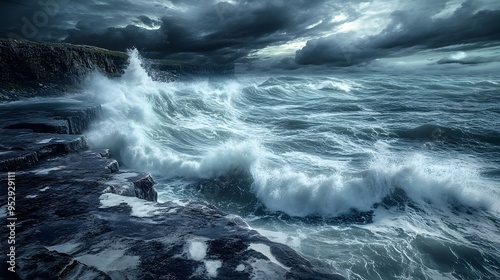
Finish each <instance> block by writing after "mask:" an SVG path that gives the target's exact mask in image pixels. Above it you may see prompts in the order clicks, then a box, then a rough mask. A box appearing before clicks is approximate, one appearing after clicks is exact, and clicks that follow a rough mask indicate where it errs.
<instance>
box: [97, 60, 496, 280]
mask: <svg viewBox="0 0 500 280" xmlns="http://www.w3.org/2000/svg"><path fill="white" fill-rule="evenodd" d="M131 57H132V58H131V63H130V66H129V68H128V69H127V71H126V73H125V75H124V76H123V77H121V78H118V79H113V80H110V79H108V78H105V77H102V76H100V75H98V74H96V75H95V76H93V77H91V78H90V80H89V86H88V88H87V97H89V98H92V99H94V100H97V101H98V102H100V103H101V104H103V108H104V114H105V116H104V118H103V120H102V121H101V123H98V124H96V125H95V126H94V127H93V129H92V130H91V131H89V132H88V133H87V136H88V137H89V139H90V142H91V144H92V145H93V146H95V147H111V153H112V155H113V156H114V157H116V158H118V159H119V161H120V163H121V164H122V165H124V166H125V167H127V168H131V169H134V170H143V171H149V172H152V173H154V174H155V177H156V178H157V181H159V182H160V184H159V185H158V189H159V191H160V199H163V200H168V199H179V198H188V199H194V200H196V199H198V200H207V201H209V202H210V203H213V204H215V205H217V206H218V207H220V208H222V209H223V210H225V211H228V212H232V213H234V214H239V215H241V216H242V217H243V218H244V219H246V221H247V222H248V223H249V224H250V225H251V226H252V227H254V228H256V229H258V230H260V231H261V232H262V233H263V234H264V235H267V236H268V237H269V238H271V239H275V240H277V241H279V242H284V243H287V244H289V245H290V246H292V247H294V248H295V249H297V250H298V251H299V252H301V253H302V254H304V255H305V256H306V257H308V258H310V259H311V260H314V261H316V262H318V264H320V265H323V266H324V267H325V268H326V269H332V268H331V267H335V268H339V269H341V272H342V273H344V274H345V275H346V276H348V277H350V278H352V279H396V278H400V279H455V278H458V279H481V278H483V279H492V278H495V277H500V272H499V271H500V261H498V260H499V259H500V257H499V256H500V249H499V248H500V237H499V234H498V232H500V219H499V213H500V204H499V201H500V161H499V160H498V159H499V158H500V127H499V124H500V110H499V109H498V104H500V80H499V79H498V77H484V78H481V79H479V80H478V79H472V78H469V77H465V76H453V77H451V76H450V77H448V76H441V77H430V76H414V77H403V78H401V77H391V76H385V75H380V74H377V75H375V74H373V75H367V76H364V77H359V76H357V77H350V76H343V77H325V76H296V77H289V76H275V77H247V76H244V77H236V78H234V79H231V78H227V79H221V80H210V79H200V80H197V81H190V82H173V83H160V82H155V81H152V80H151V79H150V78H149V77H148V75H147V73H146V71H145V70H144V69H143V68H142V67H141V59H140V57H139V55H138V53H137V51H132V52H131ZM330 266H331V267H330Z"/></svg>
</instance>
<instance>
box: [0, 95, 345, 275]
mask: <svg viewBox="0 0 500 280" xmlns="http://www.w3.org/2000/svg"><path fill="white" fill-rule="evenodd" d="M37 106H38V111H33V110H32V109H34V108H36V107H37ZM3 108H6V107H3ZM7 108H10V109H13V111H12V112H14V111H15V112H24V113H26V112H27V111H23V110H21V109H22V108H21V107H19V106H18V107H16V105H12V106H11V107H7ZM83 108H90V109H89V110H86V109H81V110H77V108H75V107H72V106H71V105H66V106H61V104H58V106H50V104H42V105H40V104H38V105H36V104H35V105H33V106H28V108H27V109H25V110H28V109H30V110H32V111H29V115H30V117H29V119H32V120H34V119H36V120H37V123H51V122H52V121H53V120H67V121H68V123H70V121H69V120H68V118H70V117H71V116H75V115H77V116H79V117H76V118H75V120H74V123H77V124H78V125H80V126H79V127H80V128H79V131H82V130H84V129H85V128H86V126H88V125H89V123H90V122H91V121H92V118H93V117H94V116H97V117H98V113H97V112H98V110H97V109H92V108H94V107H83ZM2 112H5V111H2ZM9 116H10V117H9ZM0 118H5V121H7V122H9V123H10V124H9V125H11V124H12V123H13V122H15V120H13V119H12V114H8V113H4V114H0ZM44 118H47V122H45V121H43V119H44ZM72 126H73V127H76V125H69V126H68V127H72ZM72 131H76V130H70V132H72ZM43 132H45V131H43ZM0 169H1V170H2V171H9V172H12V171H16V172H15V195H16V200H15V210H13V211H14V213H15V215H14V216H13V217H15V218H17V220H16V222H15V225H16V243H15V247H16V248H15V252H16V268H15V270H16V273H15V274H14V273H11V272H7V260H6V258H7V255H6V254H1V255H0V269H1V270H2V271H4V272H6V273H3V274H1V275H2V277H5V278H6V279H9V278H10V279H29V280H31V279H343V278H342V277H341V276H339V275H336V274H331V273H330V274H329V273H326V272H322V271H319V270H318V269H317V268H316V267H317V266H315V265H314V264H313V263H311V262H309V261H308V260H306V259H304V258H303V257H301V256H300V255H298V254H297V253H296V252H295V251H293V250H292V249H290V248H289V247H287V246H286V245H283V244H279V243H275V242H271V241H270V240H268V239H267V238H265V237H263V236H261V235H260V234H259V233H258V232H256V231H255V230H252V229H251V228H249V227H248V226H247V225H246V223H245V222H244V221H243V220H242V219H241V218H239V217H237V216H233V215H227V214H226V213H224V212H222V211H220V210H219V209H217V208H216V207H214V206H212V205H210V204H207V203H193V202H186V201H184V202H182V201H179V202H173V201H170V202H160V203H159V202H157V199H158V197H157V192H156V190H155V188H154V180H153V178H152V177H151V175H150V174H146V173H137V172H133V171H120V170H119V165H118V162H117V161H116V160H114V159H112V158H109V151H108V150H106V149H103V150H91V149H88V148H87V143H86V141H85V137H84V136H82V135H77V134H53V133H37V132H36V130H33V129H31V130H28V129H26V127H22V129H0ZM4 174H5V173H4ZM0 184H1V185H2V186H7V176H2V177H0ZM0 201H4V202H7V188H6V187H2V188H1V191H0ZM6 206H7V205H5V204H4V205H2V206H1V209H2V212H1V213H6V212H5V211H4V210H3V209H6ZM4 218H5V217H4ZM7 230H8V229H7V227H1V228H0V235H1V236H8V234H9V233H8V232H7ZM7 277H8V278H7Z"/></svg>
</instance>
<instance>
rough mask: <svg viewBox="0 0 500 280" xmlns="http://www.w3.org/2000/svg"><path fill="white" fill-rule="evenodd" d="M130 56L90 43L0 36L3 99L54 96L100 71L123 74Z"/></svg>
mask: <svg viewBox="0 0 500 280" xmlns="http://www.w3.org/2000/svg"><path fill="white" fill-rule="evenodd" d="M127 65H128V55H127V54H126V53H122V52H115V51H109V50H106V49H101V48H97V47H91V46H77V45H71V44H63V43H42V42H31V41H20V40H9V39H0V69H2V75H0V101H1V100H11V99H19V98H22V97H32V96H34V95H35V94H36V95H42V96H44V95H54V94H57V93H58V92H61V93H62V91H64V90H67V89H68V87H70V86H72V85H75V84H76V83H78V82H79V81H80V80H81V79H82V77H85V75H87V74H88V73H89V72H91V71H94V70H99V71H101V72H103V73H105V74H107V75H109V76H114V77H116V76H120V75H121V74H122V73H123V72H124V70H125V68H126V67H127Z"/></svg>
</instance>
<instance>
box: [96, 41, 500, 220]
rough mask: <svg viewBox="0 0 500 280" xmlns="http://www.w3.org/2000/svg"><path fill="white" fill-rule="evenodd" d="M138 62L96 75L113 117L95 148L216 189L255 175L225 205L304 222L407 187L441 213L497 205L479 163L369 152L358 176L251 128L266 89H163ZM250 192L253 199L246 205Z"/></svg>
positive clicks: (234, 85) (261, 127) (227, 85)
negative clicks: (237, 203)
mask: <svg viewBox="0 0 500 280" xmlns="http://www.w3.org/2000/svg"><path fill="white" fill-rule="evenodd" d="M130 57H131V59H130V65H129V67H128V68H127V70H126V72H125V74H124V75H123V77H121V78H117V79H108V78H106V77H103V76H101V75H99V74H95V75H94V76H92V77H91V78H90V80H89V86H88V89H87V93H88V95H89V96H91V98H93V99H95V100H97V101H98V102H100V103H101V104H103V110H104V118H103V120H102V121H101V122H100V123H97V124H96V125H94V126H93V128H92V130H91V131H89V132H88V134H87V135H88V138H89V141H90V143H91V144H92V145H93V146H94V147H102V148H110V150H111V153H112V155H113V156H114V157H115V158H117V159H118V160H119V161H120V162H121V163H122V164H124V165H125V166H126V167H128V168H133V169H137V170H144V171H148V172H152V173H154V174H156V175H159V176H162V177H164V178H176V177H179V178H190V179H196V180H200V182H205V183H207V182H212V185H213V184H214V183H213V182H214V180H219V181H220V178H224V177H227V176H228V174H232V173H234V172H235V171H238V172H239V171H241V172H242V173H238V174H248V175H249V176H250V177H251V178H250V179H248V180H247V179H244V180H236V181H235V182H237V184H222V185H221V184H218V183H217V184H216V185H217V186H218V188H220V186H222V187H223V188H224V187H226V188H238V191H235V192H229V194H231V193H232V194H233V195H230V197H227V195H226V197H225V198H221V199H229V200H231V199H234V200H238V199H239V198H244V200H251V201H258V202H260V203H262V204H263V205H264V206H265V207H266V209H267V210H270V211H279V212H284V213H286V214H288V215H290V216H297V217H305V216H322V217H335V216H338V215H341V214H343V213H348V212H350V211H352V210H353V209H354V210H357V211H370V210H372V209H373V208H374V205H377V204H380V203H384V200H386V198H387V197H391V195H394V194H395V193H398V192H399V191H401V190H402V191H403V192H404V194H405V196H407V197H408V198H409V199H411V201H413V202H415V203H417V204H420V205H433V206H435V207H438V208H439V207H445V208H446V207H450V206H452V207H455V206H456V205H459V206H464V207H472V208H475V209H489V208H491V207H492V205H493V203H492V202H491V201H490V200H489V199H488V198H487V196H485V195H484V189H482V188H487V186H483V185H482V183H481V180H480V175H479V174H478V172H477V171H476V169H475V168H474V166H471V165H470V162H452V161H443V160H436V159H434V158H432V157H429V156H426V155H423V154H419V153H416V154H413V155H409V154H403V153H400V154H398V153H395V152H384V151H377V150H376V149H371V150H370V149H367V150H366V151H363V152H367V153H370V154H371V156H370V160H369V163H368V166H367V168H365V169H364V170H359V169H358V170H356V169H354V171H353V168H352V167H350V166H348V165H346V164H344V163H343V162H341V161H331V160H324V159H321V157H319V159H318V158H316V159H315V158H314V157H309V158H308V157H304V154H303V153H296V154H293V153H287V152H286V151H280V150H276V149H273V148H272V145H269V142H272V139H276V137H278V136H276V134H275V132H273V131H272V129H270V128H269V127H266V125H265V124H262V123H256V122H249V121H247V115H248V114H249V112H248V111H247V110H248V108H249V107H251V106H256V105H255V104H248V97H245V96H244V94H243V93H244V92H245V91H246V89H248V88H251V89H255V88H256V87H258V85H259V84H261V83H258V82H255V81H253V80H249V81H245V82H241V81H237V80H232V81H230V82H227V81H225V82H224V83H217V82H213V81H209V80H199V81H192V82H172V83H162V82H156V81H153V80H152V79H151V78H150V77H149V75H148V74H147V72H146V71H145V70H144V68H143V67H142V66H141V58H140V56H139V54H138V52H137V50H133V51H130ZM274 82H275V83H277V81H274ZM245 84H246V85H247V86H248V87H245ZM346 91H348V90H347V89H346ZM424 128H426V127H424ZM420 130H422V129H419V131H417V132H418V133H420ZM433 130H434V128H433ZM417 132H415V133H417ZM410 136H413V134H412V135H410ZM417 136H418V135H417ZM403 158H405V159H403ZM308 160H309V161H313V162H314V163H313V165H314V164H316V165H318V166H321V167H322V169H321V170H320V171H318V170H312V169H311V168H310V167H308V166H310V165H311V164H310V163H309V162H304V161H308ZM238 176H243V175H238ZM207 180H208V181H207ZM205 185H206V184H205ZM222 193H225V194H227V193H228V192H220V189H219V190H218V191H217V192H216V193H215V195H216V196H221V197H222ZM241 193H245V195H239V198H238V197H237V196H238V194H241ZM209 194H210V195H212V196H214V192H209ZM247 202H248V201H247ZM241 203H245V202H244V201H242V202H241Z"/></svg>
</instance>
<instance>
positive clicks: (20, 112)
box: [0, 101, 102, 134]
mask: <svg viewBox="0 0 500 280" xmlns="http://www.w3.org/2000/svg"><path fill="white" fill-rule="evenodd" d="M0 109H1V111H0V119H1V120H2V124H1V125H0V126H1V128H4V129H29V130H31V131H33V132H39V133H59V134H68V133H69V134H81V133H83V131H84V130H85V129H87V128H88V127H89V126H90V124H91V123H92V122H94V121H96V120H98V119H99V118H100V117H101V114H102V109H101V106H100V105H97V104H81V103H69V102H62V101H61V102H54V103H43V102H41V103H29V104H24V103H21V104H12V103H11V104H2V105H1V106H0Z"/></svg>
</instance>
